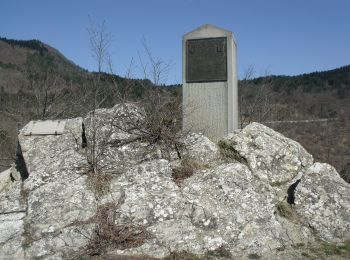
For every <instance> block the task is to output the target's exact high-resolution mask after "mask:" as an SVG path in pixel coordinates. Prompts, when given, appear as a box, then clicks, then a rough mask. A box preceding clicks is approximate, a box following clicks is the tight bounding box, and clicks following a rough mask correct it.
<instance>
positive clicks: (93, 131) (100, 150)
mask: <svg viewBox="0 0 350 260" xmlns="http://www.w3.org/2000/svg"><path fill="white" fill-rule="evenodd" d="M89 32H90V38H93V39H91V40H90V43H91V46H92V48H91V49H92V51H93V53H94V57H95V59H96V62H97V66H98V70H99V71H98V74H99V75H98V76H97V79H96V81H95V82H94V84H95V85H96V87H95V88H94V101H93V102H94V106H93V108H92V112H91V113H90V115H89V117H88V118H89V122H87V124H88V128H89V132H90V135H89V136H88V143H87V145H88V149H87V150H88V153H89V155H88V162H89V165H90V170H91V171H92V172H94V173H98V172H100V171H101V164H100V161H101V160H102V159H103V156H104V155H105V152H106V149H107V147H108V146H114V147H120V146H123V145H126V144H128V143H132V142H144V143H148V144H149V145H155V144H157V145H158V146H159V147H160V148H161V151H162V156H163V157H166V158H169V157H170V154H171V151H174V152H175V153H176V154H177V156H178V157H181V149H183V142H182V141H181V140H182V139H181V138H182V137H183V135H184V134H183V132H182V131H181V129H182V127H181V122H182V120H181V117H182V108H181V98H180V97H178V96H176V95H174V94H173V93H172V92H170V91H169V90H167V89H165V88H164V87H161V85H163V84H164V83H165V81H166V79H167V74H168V72H169V69H170V67H171V63H170V62H164V61H163V60H162V59H160V58H155V57H154V56H153V54H152V52H151V50H150V48H149V47H148V46H147V45H146V43H145V41H143V47H144V50H145V56H146V60H144V59H142V57H141V55H140V54H139V64H138V65H135V64H134V63H133V62H131V66H130V69H129V70H128V72H127V73H128V74H127V77H126V78H125V80H124V81H123V82H124V83H123V84H122V85H121V84H118V83H117V82H116V81H115V77H114V73H113V69H112V65H111V60H110V59H109V54H108V48H107V47H108V46H109V44H108V42H109V39H111V36H110V35H109V34H107V33H106V31H105V28H104V24H102V26H100V27H99V29H97V30H95V29H93V30H89ZM104 66H108V67H109V74H103V72H102V68H103V67H104ZM133 66H135V67H137V68H139V69H141V72H142V74H143V76H144V78H145V80H131V78H132V77H133V76H134V75H132V69H133V68H132V67H133ZM102 74H103V75H104V76H106V77H107V78H108V80H107V81H108V83H106V84H110V83H112V89H113V91H112V93H111V92H109V93H108V95H113V100H115V102H116V103H118V108H119V112H116V113H115V114H114V116H113V117H111V118H110V119H109V120H107V122H106V121H105V122H102V123H104V124H106V123H107V124H108V125H104V126H103V127H102V126H101V125H100V123H101V122H100V121H99V119H98V118H97V114H96V112H97V109H98V108H100V107H101V105H102V104H103V101H104V98H105V96H104V95H99V93H105V92H100V90H101V89H102V88H104V87H106V85H102V84H101V83H102V82H101V79H102ZM147 78H151V80H152V82H151V81H149V80H146V79H147ZM135 89H138V90H140V91H141V93H142V96H141V97H138V98H137V99H135V97H133V95H132V93H133V92H134V91H135ZM102 129H103V130H102ZM115 131H117V132H124V133H127V134H128V137H127V138H125V137H123V138H121V139H118V138H113V139H111V136H112V135H113V133H114V132H115Z"/></svg>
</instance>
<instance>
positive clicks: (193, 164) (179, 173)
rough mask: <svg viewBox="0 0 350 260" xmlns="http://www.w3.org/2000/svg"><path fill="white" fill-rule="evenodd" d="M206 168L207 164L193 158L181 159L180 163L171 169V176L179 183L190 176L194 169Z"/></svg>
mask: <svg viewBox="0 0 350 260" xmlns="http://www.w3.org/2000/svg"><path fill="white" fill-rule="evenodd" d="M206 168H208V166H207V165H204V164H201V163H199V162H197V161H195V160H192V159H183V160H182V161H181V165H180V166H179V167H176V168H174V169H173V174H172V177H173V180H174V181H175V182H176V183H177V184H180V183H181V182H183V180H185V179H187V178H189V177H191V176H192V175H193V174H194V173H195V171H196V170H199V169H206Z"/></svg>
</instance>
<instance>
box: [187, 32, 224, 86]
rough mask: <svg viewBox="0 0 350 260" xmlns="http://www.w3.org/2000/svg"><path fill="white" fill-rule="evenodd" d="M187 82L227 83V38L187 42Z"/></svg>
mask: <svg viewBox="0 0 350 260" xmlns="http://www.w3.org/2000/svg"><path fill="white" fill-rule="evenodd" d="M186 62H187V64H186V82H212V81H227V40H226V37H220V38H206V39H194V40H187V41H186Z"/></svg>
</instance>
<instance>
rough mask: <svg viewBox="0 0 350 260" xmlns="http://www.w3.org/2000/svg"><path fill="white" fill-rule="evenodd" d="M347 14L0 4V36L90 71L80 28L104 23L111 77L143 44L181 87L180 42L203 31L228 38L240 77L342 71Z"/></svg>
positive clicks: (233, 0) (168, 5) (318, 6)
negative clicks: (38, 44) (52, 51)
mask: <svg viewBox="0 0 350 260" xmlns="http://www.w3.org/2000/svg"><path fill="white" fill-rule="evenodd" d="M349 12H350V1H349V0H115V1H113V0H99V1H98V0H59V1H58V0H55V1H54V0H51V1H50V0H31V1H30V0H22V1H20V0H1V1H0V36H1V37H7V38H15V39H33V38H35V39H39V40H41V41H43V42H45V43H48V44H49V45H51V46H53V47H55V48H57V49H58V50H59V51H61V52H62V53H63V54H64V55H65V56H66V57H67V58H69V59H70V60H72V61H73V62H74V63H76V64H78V65H80V66H81V67H83V68H86V69H88V70H96V67H97V65H96V62H95V61H94V59H93V58H92V54H91V51H90V47H89V35H88V33H87V28H88V27H89V26H90V20H92V21H93V23H95V24H100V23H101V22H103V21H105V23H106V29H107V31H108V32H110V33H111V34H112V35H113V42H112V44H111V46H110V52H111V58H112V60H113V64H114V69H115V71H116V73H117V74H119V75H125V73H126V68H127V67H128V66H129V64H130V61H131V59H132V58H134V60H137V57H138V51H141V52H142V43H141V41H142V38H145V39H146V41H147V44H148V46H149V47H150V49H151V50H152V53H153V55H154V56H156V57H160V58H162V59H163V60H164V61H172V63H173V64H174V65H173V67H172V69H171V71H170V73H169V76H168V81H167V83H180V81H181V73H182V70H181V66H182V63H181V57H182V56H181V52H182V50H181V48H182V47H181V41H182V39H181V38H182V35H183V34H185V33H187V32H189V31H191V30H193V29H195V28H197V27H199V26H200V25H202V24H206V23H209V24H213V25H216V26H218V27H221V28H224V29H227V30H230V31H232V32H233V33H234V35H235V38H236V41H237V45H238V73H239V76H242V75H243V74H244V71H245V70H246V69H247V68H248V67H250V66H254V68H255V72H256V76H260V75H264V74H266V73H268V74H284V75H296V74H301V73H308V72H313V71H321V70H328V69H333V68H336V67H340V66H344V65H348V64H350V15H349ZM89 17H90V18H89ZM135 73H137V70H136V69H135Z"/></svg>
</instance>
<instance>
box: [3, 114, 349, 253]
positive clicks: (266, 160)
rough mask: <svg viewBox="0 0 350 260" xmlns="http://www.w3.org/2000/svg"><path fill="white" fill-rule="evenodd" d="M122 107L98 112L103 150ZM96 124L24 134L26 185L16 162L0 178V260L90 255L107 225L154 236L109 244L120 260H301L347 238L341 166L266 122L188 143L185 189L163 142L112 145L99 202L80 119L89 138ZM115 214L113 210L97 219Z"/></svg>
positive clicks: (88, 121) (115, 131)
mask: <svg viewBox="0 0 350 260" xmlns="http://www.w3.org/2000/svg"><path fill="white" fill-rule="evenodd" d="M118 109H120V108H118V107H115V108H113V109H110V110H108V109H103V110H99V111H97V113H96V115H97V116H98V121H96V122H94V123H96V124H98V126H99V127H98V129H99V137H98V138H100V140H102V141H101V142H104V141H105V140H104V139H103V135H104V133H106V132H111V131H112V132H113V134H112V135H109V136H108V140H109V142H110V143H113V138H115V136H119V137H120V136H123V135H126V133H122V132H120V131H118V129H116V128H113V127H112V126H111V123H110V122H111V120H112V119H113V117H112V114H113V113H116V111H117V112H118ZM90 117H91V114H90V115H89V116H88V117H87V118H85V119H82V118H76V119H68V120H66V125H65V130H64V133H63V134H62V135H41V136H25V135H24V134H23V133H24V130H25V128H24V129H23V130H22V131H21V132H20V135H19V143H20V148H21V151H22V155H23V159H24V165H22V166H25V168H26V170H27V172H28V178H23V176H22V177H21V172H18V171H17V170H16V167H15V166H13V167H12V168H11V169H9V170H7V171H5V172H3V173H0V259H70V258H72V257H73V258H74V257H75V258H76V257H77V256H84V255H87V254H88V252H90V251H89V250H90V248H91V242H92V241H93V239H94V238H95V237H96V234H97V233H98V232H99V231H101V230H103V228H104V226H103V225H104V223H108V225H107V227H108V229H111V227H113V226H115V227H124V226H130V225H132V226H136V227H141V228H143V229H144V230H146V231H147V234H148V236H147V237H146V238H145V239H144V240H143V241H142V243H137V244H134V245H133V246H129V247H125V246H124V247H123V246H120V245H119V246H118V245H115V246H111V245H109V247H106V248H105V251H104V252H103V253H104V254H105V255H108V256H109V257H112V258H111V259H113V257H114V258H116V259H118V257H120V256H141V257H145V256H148V257H155V258H162V257H166V256H168V255H169V254H171V253H172V252H183V251H186V252H189V253H192V254H195V255H198V256H204V255H205V254H206V253H208V252H214V251H215V250H219V249H220V248H221V249H222V248H224V249H225V250H226V251H225V252H227V254H229V255H230V257H231V258H233V259H247V258H252V257H261V258H262V259H302V255H301V254H300V252H299V251H298V247H300V245H312V244H314V243H317V241H327V242H336V243H340V242H343V241H345V240H347V239H349V238H350V185H349V184H348V183H346V182H345V181H344V180H342V179H341V177H340V176H339V174H338V173H337V172H336V171H335V169H334V168H333V167H332V166H330V165H327V164H323V163H318V162H316V163H314V161H313V158H312V156H311V155H310V154H309V153H308V152H307V151H306V150H305V149H304V148H303V147H302V146H301V145H300V144H298V143H297V142H294V141H293V140H290V139H288V138H286V137H284V136H283V135H281V134H279V133H277V132H275V131H273V130H272V129H270V128H268V127H266V126H263V125H261V124H258V123H252V124H250V125H248V126H247V127H246V128H244V129H243V130H238V131H235V132H234V133H231V134H229V135H228V136H227V137H225V138H224V139H223V140H222V141H221V142H220V143H219V145H216V144H215V143H213V142H211V141H210V140H209V139H208V138H206V137H205V136H203V135H199V134H192V135H190V136H188V138H187V139H186V140H185V142H186V144H187V146H188V147H187V149H186V150H184V151H183V154H182V155H183V157H182V160H185V159H186V160H190V161H191V162H195V163H192V164H190V165H193V167H194V168H193V169H191V174H190V175H189V176H187V178H184V179H183V180H182V181H181V182H175V181H174V178H173V173H174V167H178V165H179V164H180V163H181V159H178V158H175V157H172V156H170V158H171V159H168V160H165V159H162V154H161V153H160V152H159V150H160V149H158V147H156V145H154V146H152V147H149V146H147V144H145V143H142V142H141V141H139V140H138V141H137V142H135V143H127V144H125V145H122V146H118V147H116V146H113V145H107V148H103V149H104V155H105V157H104V158H103V161H102V165H103V167H102V169H104V170H105V171H106V172H105V173H102V174H107V175H106V176H108V178H107V179H106V183H104V186H103V187H105V190H104V192H103V193H101V194H97V193H96V190H94V189H92V188H91V185H90V181H91V180H90V179H89V178H90V177H89V175H88V174H86V169H87V166H88V165H87V159H86V151H87V150H86V149H87V148H83V147H82V143H83V140H82V136H83V135H82V131H83V130H82V129H83V128H82V123H83V122H85V129H86V137H87V138H88V139H89V138H91V136H92V132H91V118H90ZM172 152H173V151H169V154H171V153H172ZM17 168H18V169H19V168H21V167H18V165H17ZM22 168H23V167H22ZM22 175H23V174H22ZM107 206H108V214H106V215H104V214H102V213H101V212H99V209H101V208H103V207H105V208H107ZM106 212H107V211H106ZM97 216H99V218H103V217H106V219H105V222H103V221H104V220H103V219H102V220H101V219H98V218H97ZM102 257H103V256H102ZM226 257H228V256H226Z"/></svg>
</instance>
